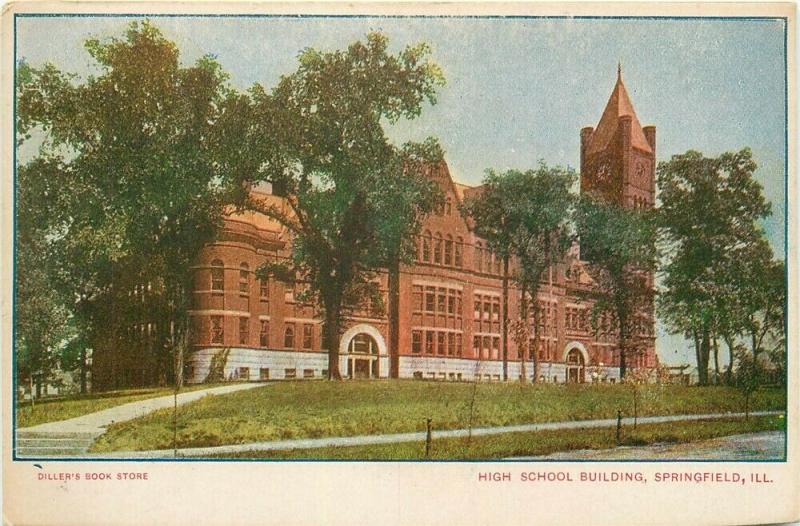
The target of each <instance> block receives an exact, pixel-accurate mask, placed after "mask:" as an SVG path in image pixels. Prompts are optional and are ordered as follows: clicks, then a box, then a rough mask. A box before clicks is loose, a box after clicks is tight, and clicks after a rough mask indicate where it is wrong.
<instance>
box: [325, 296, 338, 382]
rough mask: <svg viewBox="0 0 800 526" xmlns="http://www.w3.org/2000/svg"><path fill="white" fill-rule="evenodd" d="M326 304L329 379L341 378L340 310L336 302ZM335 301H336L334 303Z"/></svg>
mask: <svg viewBox="0 0 800 526" xmlns="http://www.w3.org/2000/svg"><path fill="white" fill-rule="evenodd" d="M330 303H331V304H329V305H326V306H325V335H324V336H325V346H326V347H327V348H328V380H341V379H342V374H341V372H339V312H340V308H341V307H340V306H339V305H338V303H336V302H333V301H332V302H330ZM334 303H336V304H335V305H334Z"/></svg>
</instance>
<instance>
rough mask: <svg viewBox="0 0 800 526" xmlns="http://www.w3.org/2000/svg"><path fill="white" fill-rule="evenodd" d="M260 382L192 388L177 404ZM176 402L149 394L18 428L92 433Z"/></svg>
mask: <svg viewBox="0 0 800 526" xmlns="http://www.w3.org/2000/svg"><path fill="white" fill-rule="evenodd" d="M263 385H264V384H259V383H252V384H251V383H242V384H233V385H224V386H222V387H212V388H210V389H201V390H198V391H189V392H186V393H181V394H179V395H178V405H183V404H188V403H189V402H194V401H195V400H199V399H201V398H203V397H204V396H206V395H221V394H228V393H233V392H236V391H242V390H244V389H252V388H254V387H259V386H263ZM174 403H175V400H174V397H173V395H167V396H159V397H158V398H148V399H146V400H139V401H137V402H129V403H127V404H122V405H118V406H116V407H110V408H108V409H103V410H102V411H97V412H96V413H89V414H88V415H83V416H78V417H75V418H70V419H69V420H60V421H58V422H47V423H46V424H39V425H37V426H32V427H22V428H19V429H17V432H20V431H24V432H28V431H31V432H37V433H93V432H97V431H99V432H103V431H105V428H106V427H108V426H109V425H111V424H113V423H115V422H125V421H126V420H133V419H134V418H139V417H140V416H144V415H146V414H148V413H152V412H153V411H157V410H159V409H164V408H167V407H172V405H173V404H174Z"/></svg>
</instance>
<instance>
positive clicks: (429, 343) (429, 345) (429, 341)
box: [425, 331, 433, 354]
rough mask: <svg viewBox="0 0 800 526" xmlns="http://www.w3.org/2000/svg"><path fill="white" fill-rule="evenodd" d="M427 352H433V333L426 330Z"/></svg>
mask: <svg viewBox="0 0 800 526" xmlns="http://www.w3.org/2000/svg"><path fill="white" fill-rule="evenodd" d="M425 354H433V333H432V332H431V331H426V332H425Z"/></svg>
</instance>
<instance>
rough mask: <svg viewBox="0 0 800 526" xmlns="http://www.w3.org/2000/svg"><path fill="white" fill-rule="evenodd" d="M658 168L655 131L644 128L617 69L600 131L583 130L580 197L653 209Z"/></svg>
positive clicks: (620, 72)
mask: <svg viewBox="0 0 800 526" xmlns="http://www.w3.org/2000/svg"><path fill="white" fill-rule="evenodd" d="M655 167H656V127H655V126H645V127H644V128H642V125H641V124H640V123H639V119H638V118H637V117H636V112H635V111H634V109H633V104H632V103H631V99H630V97H629V96H628V90H626V89H625V84H624V83H623V82H622V68H621V67H618V68H617V83H616V84H615V85H614V89H613V90H612V92H611V96H610V97H609V99H608V103H607V104H606V109H605V111H603V116H602V117H601V118H600V122H599V123H598V124H597V128H596V129H595V128H592V127H587V128H583V129H582V130H581V193H588V194H594V195H597V196H600V197H602V198H603V199H606V200H608V201H612V202H615V203H618V204H621V205H622V206H624V207H627V208H651V207H652V206H653V203H654V202H655V176H654V174H655Z"/></svg>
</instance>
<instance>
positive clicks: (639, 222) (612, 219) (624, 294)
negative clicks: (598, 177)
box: [576, 196, 657, 377]
mask: <svg viewBox="0 0 800 526" xmlns="http://www.w3.org/2000/svg"><path fill="white" fill-rule="evenodd" d="M576 223H577V227H578V232H579V234H580V238H581V259H582V260H584V261H585V262H586V269H587V271H588V273H589V275H590V276H591V277H592V280H593V282H594V283H593V288H592V291H591V292H590V293H589V294H588V296H589V297H591V299H592V300H593V306H592V326H593V327H594V328H595V329H596V331H598V332H601V331H608V332H609V333H610V334H613V335H615V336H616V340H617V347H618V349H619V352H620V373H621V375H622V376H623V377H624V376H625V369H626V367H627V365H626V359H627V358H628V357H629V356H630V355H633V354H635V353H637V352H640V351H641V349H642V347H643V345H645V344H646V342H647V338H648V337H649V335H648V334H645V333H643V331H642V330H641V329H640V328H641V327H643V326H646V325H648V324H649V321H648V318H650V317H651V316H652V307H651V306H652V302H653V284H652V273H653V271H654V270H655V268H656V261H657V254H656V225H655V221H654V220H653V217H652V215H651V213H650V212H649V211H646V210H637V209H628V208H622V207H620V206H618V205H616V204H613V203H607V202H605V201H602V200H596V199H593V198H592V197H591V196H587V197H584V198H583V199H582V200H581V203H580V206H579V207H578V213H577V221H576ZM603 319H605V320H608V322H607V326H604V324H603V323H602V320H603ZM643 322H644V325H643Z"/></svg>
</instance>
